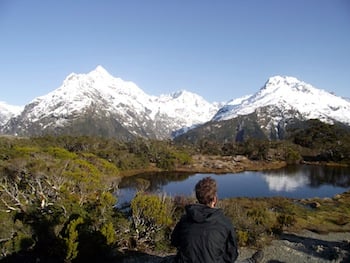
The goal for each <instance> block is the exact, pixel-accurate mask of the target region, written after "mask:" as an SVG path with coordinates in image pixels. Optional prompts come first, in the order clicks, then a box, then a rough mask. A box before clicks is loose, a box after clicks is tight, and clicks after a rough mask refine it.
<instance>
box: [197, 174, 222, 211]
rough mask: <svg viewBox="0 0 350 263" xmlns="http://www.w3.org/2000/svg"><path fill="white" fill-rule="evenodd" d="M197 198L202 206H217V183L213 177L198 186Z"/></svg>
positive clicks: (201, 181)
mask: <svg viewBox="0 0 350 263" xmlns="http://www.w3.org/2000/svg"><path fill="white" fill-rule="evenodd" d="M195 191H196V198H197V200H198V202H199V203H200V204H203V205H208V206H212V207H213V206H215V204H216V201H217V197H216V192H217V188H216V181H215V180H214V179H212V178H211V177H205V178H203V179H202V180H200V181H199V182H198V183H197V184H196V186H195Z"/></svg>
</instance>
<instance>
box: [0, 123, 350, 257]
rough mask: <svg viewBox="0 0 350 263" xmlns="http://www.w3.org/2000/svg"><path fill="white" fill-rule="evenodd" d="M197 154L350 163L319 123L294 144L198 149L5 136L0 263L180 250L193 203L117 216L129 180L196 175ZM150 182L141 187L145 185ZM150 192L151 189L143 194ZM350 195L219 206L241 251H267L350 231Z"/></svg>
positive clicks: (1, 143)
mask: <svg viewBox="0 0 350 263" xmlns="http://www.w3.org/2000/svg"><path fill="white" fill-rule="evenodd" d="M194 154H215V155H218V156H220V155H221V156H236V155H244V156H246V157H248V158H249V159H251V160H258V161H259V160H263V161H276V160H277V161H285V162H287V163H299V162H301V161H318V162H321V161H322V162H333V163H338V164H350V136H349V132H348V130H346V129H338V128H336V127H334V126H331V125H326V124H322V123H319V122H317V121H310V122H309V123H308V124H307V125H306V126H305V127H304V129H300V128H295V129H294V130H291V131H290V133H289V137H288V140H286V141H262V140H257V139H252V138H251V139H249V140H247V141H246V142H244V143H243V142H237V143H233V142H225V143H222V144H220V143H217V142H215V141H211V140H201V141H200V142H198V144H196V145H190V144H181V145H180V144H177V143H174V142H171V141H155V140H144V139H136V140H133V141H117V140H113V139H105V138H96V137H87V136H81V137H70V136H61V137H52V136H45V137H38V138H15V137H0V220H1V225H0V248H1V252H2V254H1V257H0V259H6V260H7V261H6V262H16V261H21V259H23V258H26V259H32V260H33V261H35V260H36V259H37V258H38V259H40V260H41V261H42V262H45V261H46V262H47V261H50V262H83V261H89V262H91V261H99V262H100V261H103V260H107V259H108V257H115V256H118V255H119V254H120V253H121V251H124V250H133V249H137V250H138V251H149V250H152V251H159V250H160V251H171V250H173V249H174V248H171V247H170V244H169V236H170V233H171V231H172V228H173V227H174V225H175V223H176V222H177V221H178V220H179V218H180V216H181V215H182V214H183V212H184V207H185V205H186V204H188V203H190V202H193V201H194V200H193V198H191V197H174V198H169V197H166V196H158V195H151V194H147V193H144V192H140V193H138V194H137V195H136V197H135V198H134V199H133V200H132V202H131V205H130V209H129V210H126V211H120V210H118V209H116V208H115V204H116V201H117V196H116V195H115V191H116V189H117V188H118V184H119V180H120V177H121V176H122V175H124V174H128V173H132V171H134V173H135V172H145V171H148V170H152V169H153V170H157V171H176V170H177V169H178V170H181V168H182V167H191V165H193V159H192V157H191V156H193V155H194ZM147 183H149V182H140V185H142V184H147ZM141 189H142V187H141ZM349 202H350V194H349V193H346V194H344V195H341V196H337V197H335V198H333V199H314V200H302V201H298V202H295V200H290V199H284V198H269V199H264V198H261V199H252V198H250V199H247V198H246V199H244V198H235V199H227V200H222V201H220V204H219V205H220V206H221V207H222V208H223V209H224V211H225V213H226V214H227V215H228V216H229V217H230V218H231V219H232V221H233V223H234V224H235V226H236V228H237V229H236V230H237V235H238V238H239V242H240V244H241V245H259V244H260V242H266V240H268V238H269V237H271V236H273V235H275V234H279V233H281V232H282V231H285V230H290V231H298V230H300V229H311V230H313V231H319V232H327V231H344V230H346V231H350V229H349V225H348V222H349V220H350V209H349V205H348V203H349Z"/></svg>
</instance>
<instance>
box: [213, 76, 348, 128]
mask: <svg viewBox="0 0 350 263" xmlns="http://www.w3.org/2000/svg"><path fill="white" fill-rule="evenodd" d="M267 106H270V107H271V106H272V107H271V108H273V109H278V110H279V111H280V114H279V115H280V117H281V118H282V117H283V116H284V117H285V114H288V113H295V112H299V113H300V114H301V115H302V116H303V118H304V119H319V120H321V121H323V122H327V123H331V124H332V123H334V122H335V121H336V122H342V123H345V124H347V125H350V114H349V113H350V103H349V101H347V100H345V99H343V98H341V97H338V96H335V95H334V94H331V93H329V92H327V91H324V90H320V89H317V88H315V87H313V86H311V85H310V84H307V83H305V82H302V81H299V80H298V79H296V78H293V77H282V76H275V77H271V78H270V79H269V80H268V81H267V82H266V84H265V86H264V87H263V88H261V89H260V91H258V92H257V93H255V94H254V95H251V96H248V97H244V98H242V99H241V100H234V101H232V102H229V103H227V104H226V105H225V106H224V107H223V108H221V109H220V110H219V112H218V113H217V114H216V115H215V116H214V117H213V121H220V120H228V119H232V118H235V117H237V116H240V115H247V114H250V113H253V112H254V111H256V110H257V109H259V108H262V107H267Z"/></svg>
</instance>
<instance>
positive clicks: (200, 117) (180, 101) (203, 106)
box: [155, 90, 218, 128]
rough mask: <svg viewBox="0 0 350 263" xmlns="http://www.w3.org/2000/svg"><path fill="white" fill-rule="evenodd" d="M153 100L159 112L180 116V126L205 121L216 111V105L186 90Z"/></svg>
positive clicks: (173, 116) (175, 116) (170, 115)
mask: <svg viewBox="0 0 350 263" xmlns="http://www.w3.org/2000/svg"><path fill="white" fill-rule="evenodd" d="M155 102H156V105H158V113H159V114H166V115H168V116H169V117H172V118H180V120H179V121H180V122H181V123H182V125H181V127H190V126H192V125H194V124H200V123H203V122H206V121H208V120H210V119H211V118H212V117H213V116H214V114H215V113H216V112H217V111H218V106H217V105H214V104H211V103H209V102H207V101H206V100H204V99H203V98H202V97H201V96H199V95H197V94H194V93H191V92H188V91H186V90H182V91H179V92H174V93H172V94H170V95H161V96H160V97H159V98H157V99H156V100H155ZM181 127H179V128H181Z"/></svg>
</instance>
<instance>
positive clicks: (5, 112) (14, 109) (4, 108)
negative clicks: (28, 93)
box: [0, 101, 23, 126]
mask: <svg viewBox="0 0 350 263" xmlns="http://www.w3.org/2000/svg"><path fill="white" fill-rule="evenodd" d="M22 110H23V106H13V105H9V104H7V103H6V102H3V101H0V126H2V125H4V124H5V123H6V122H7V121H8V120H9V119H11V118H12V117H15V116H17V115H19V114H20V113H21V111H22Z"/></svg>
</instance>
